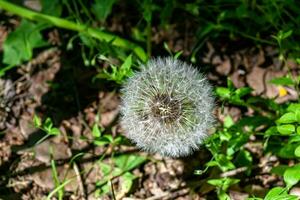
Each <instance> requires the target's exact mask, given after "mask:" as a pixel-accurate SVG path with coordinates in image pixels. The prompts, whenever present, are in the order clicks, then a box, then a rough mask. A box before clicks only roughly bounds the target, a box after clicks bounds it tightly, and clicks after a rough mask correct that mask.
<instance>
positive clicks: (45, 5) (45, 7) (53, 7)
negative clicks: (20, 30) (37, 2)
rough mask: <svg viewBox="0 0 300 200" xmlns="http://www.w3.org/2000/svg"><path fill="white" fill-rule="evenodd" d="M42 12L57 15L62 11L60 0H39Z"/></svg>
mask: <svg viewBox="0 0 300 200" xmlns="http://www.w3.org/2000/svg"><path fill="white" fill-rule="evenodd" d="M41 4H42V11H41V12H42V13H44V14H49V15H51V16H56V17H59V16H60V15H61V12H62V4H61V2H60V0H51V1H49V0H41Z"/></svg>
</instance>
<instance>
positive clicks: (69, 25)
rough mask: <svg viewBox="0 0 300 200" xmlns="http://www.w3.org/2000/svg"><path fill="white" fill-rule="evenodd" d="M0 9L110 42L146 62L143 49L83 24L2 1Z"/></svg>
mask: <svg viewBox="0 0 300 200" xmlns="http://www.w3.org/2000/svg"><path fill="white" fill-rule="evenodd" d="M0 8H2V9H4V10H6V11H8V12H10V13H13V14H16V15H18V16H21V17H24V18H27V19H30V20H34V21H42V22H46V23H49V24H52V25H54V26H57V27H59V28H63V29H68V30H73V31H77V32H81V33H85V34H87V35H89V36H91V37H93V38H96V39H98V40H101V41H106V42H112V44H113V45H115V46H118V47H122V48H125V49H131V50H132V51H133V52H134V53H135V54H136V55H137V56H138V57H139V58H140V59H141V60H142V61H143V62H145V61H146V60H147V54H146V53H145V51H144V49H143V48H141V47H140V46H138V45H136V44H134V43H132V42H130V41H128V40H125V39H123V38H121V37H118V36H116V35H113V34H111V33H107V32H103V31H100V30H98V29H96V28H92V27H88V26H86V25H85V24H80V23H75V22H72V21H69V20H65V19H61V18H58V17H53V16H50V15H46V14H42V13H39V12H35V11H32V10H29V9H26V8H23V7H21V6H18V5H15V4H13V3H9V2H7V1H3V0H0Z"/></svg>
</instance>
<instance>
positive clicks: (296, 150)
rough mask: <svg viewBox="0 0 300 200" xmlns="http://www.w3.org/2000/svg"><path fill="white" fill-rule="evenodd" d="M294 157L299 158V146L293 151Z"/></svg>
mask: <svg viewBox="0 0 300 200" xmlns="http://www.w3.org/2000/svg"><path fill="white" fill-rule="evenodd" d="M295 156H297V157H300V145H299V146H298V147H297V148H296V149H295Z"/></svg>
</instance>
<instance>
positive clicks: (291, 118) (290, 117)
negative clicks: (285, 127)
mask: <svg viewBox="0 0 300 200" xmlns="http://www.w3.org/2000/svg"><path fill="white" fill-rule="evenodd" d="M296 121H297V118H296V114H295V113H292V112H289V113H285V114H284V115H282V116H281V117H280V118H279V119H278V120H277V122H278V123H280V124H288V123H294V122H296Z"/></svg>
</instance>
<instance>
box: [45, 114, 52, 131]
mask: <svg viewBox="0 0 300 200" xmlns="http://www.w3.org/2000/svg"><path fill="white" fill-rule="evenodd" d="M52 127H53V123H52V120H51V119H50V118H49V117H47V118H46V120H45V122H44V124H43V128H44V129H46V130H49V131H50V130H51V129H52Z"/></svg>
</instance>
